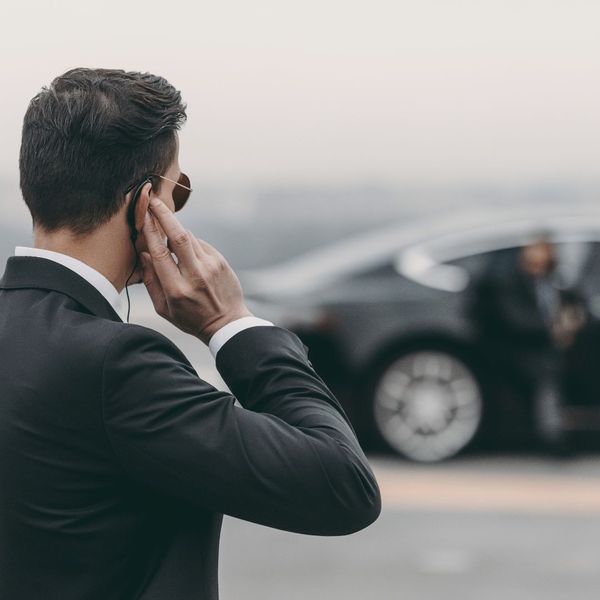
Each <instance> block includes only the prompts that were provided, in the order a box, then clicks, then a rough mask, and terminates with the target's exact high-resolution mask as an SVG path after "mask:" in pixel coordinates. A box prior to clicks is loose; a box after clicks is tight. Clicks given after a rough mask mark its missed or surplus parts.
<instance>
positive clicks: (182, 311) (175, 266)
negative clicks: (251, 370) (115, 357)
mask: <svg viewBox="0 0 600 600" xmlns="http://www.w3.org/2000/svg"><path fill="white" fill-rule="evenodd" d="M150 210H151V212H152V215H153V216H151V215H150V212H148V213H146V217H145V221H144V226H143V229H142V233H143V235H144V236H145V238H146V244H147V246H148V250H149V253H148V252H142V253H141V255H140V257H141V261H142V267H143V281H144V285H145V286H146V289H147V290H148V294H149V295H150V298H151V299H152V303H153V304H154V308H155V309H156V312H157V313H158V314H159V315H160V316H161V317H164V318H165V319H167V320H168V321H170V322H171V323H173V325H175V326H176V327H178V328H179V329H181V330H182V331H185V332H186V333H191V334H192V335H194V336H196V337H198V338H199V339H200V340H202V341H203V342H204V343H205V344H208V342H209V340H210V338H211V337H212V336H213V335H214V334H215V333H216V332H217V331H218V330H219V329H220V328H221V327H223V326H224V325H227V323H230V322H231V321H234V320H235V319H239V318H241V317H248V316H252V313H251V312H250V311H249V310H248V308H247V307H246V305H245V303H244V297H243V293H242V287H241V285H240V281H239V279H238V277H237V275H236V274H235V273H234V271H233V269H232V268H231V267H230V266H229V263H228V262H227V261H226V260H225V258H224V257H223V255H222V254H221V253H220V252H219V251H218V250H217V249H216V248H214V247H213V246H211V245H210V244H209V243H207V242H205V241H203V240H199V239H197V238H196V237H195V236H194V235H193V234H192V233H191V232H190V231H188V230H186V229H184V227H183V226H182V225H181V224H180V223H179V221H178V220H177V218H176V217H175V215H174V214H173V213H172V212H171V211H170V210H169V208H168V207H167V206H166V205H165V204H164V203H163V202H161V201H160V200H158V199H155V198H153V199H152V200H151V201H150ZM156 219H158V223H160V226H161V227H162V229H163V230H164V232H165V234H166V236H167V243H168V247H167V246H165V245H164V242H163V237H162V235H161V233H160V231H159V229H158V227H157V221H156ZM171 253H173V254H175V256H176V257H177V262H175V260H174V259H173V256H172V254H171Z"/></svg>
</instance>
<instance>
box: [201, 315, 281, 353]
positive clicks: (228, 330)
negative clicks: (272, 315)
mask: <svg viewBox="0 0 600 600" xmlns="http://www.w3.org/2000/svg"><path fill="white" fill-rule="evenodd" d="M258 326H263V327H264V326H267V327H273V323H271V321H265V319H259V318H258V317H242V318H241V319H236V320H235V321H231V323H227V325H224V326H223V327H221V329H219V330H218V331H217V332H216V333H215V334H214V335H213V336H212V337H211V338H210V341H209V342H208V349H209V350H210V353H211V354H212V355H213V358H216V357H217V352H218V351H219V350H220V349H221V348H222V347H223V345H224V344H225V342H228V341H229V340H230V339H231V338H232V337H233V336H234V335H235V334H236V333H239V332H240V331H244V329H249V328H250V327H258Z"/></svg>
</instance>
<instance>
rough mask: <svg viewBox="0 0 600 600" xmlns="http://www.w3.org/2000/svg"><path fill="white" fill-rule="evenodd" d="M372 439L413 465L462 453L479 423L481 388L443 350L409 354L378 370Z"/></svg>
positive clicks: (457, 361) (471, 376)
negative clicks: (373, 437) (373, 435)
mask: <svg viewBox="0 0 600 600" xmlns="http://www.w3.org/2000/svg"><path fill="white" fill-rule="evenodd" d="M372 390H373V391H372V404H371V406H372V418H373V425H374V428H375V431H376V434H377V436H378V437H379V438H380V439H381V440H382V441H383V442H384V443H385V444H386V445H387V446H388V447H389V448H391V449H392V450H394V451H395V452H397V453H398V454H400V455H402V456H404V457H405V458H408V459H410V460H413V461H417V462H439V461H443V460H446V459H448V458H451V457H452V456H455V455H456V454H458V453H459V452H461V451H462V450H464V449H465V448H466V447H467V446H468V445H469V444H470V443H471V442H472V441H473V439H474V438H475V436H476V435H477V433H478V432H479V431H480V429H481V426H482V421H483V397H482V392H481V387H480V385H479V384H478V382H477V378H476V377H475V375H474V373H473V371H472V370H471V369H470V368H469V367H468V366H467V365H466V364H465V363H464V362H463V361H462V360H461V359H460V358H458V357H457V356H455V355H454V354H451V353H448V352H446V351H443V350H426V349H420V350H414V351H411V352H407V353H404V354H403V355H401V356H399V357H396V358H395V359H394V360H392V361H389V362H388V363H386V364H385V365H384V366H383V368H382V369H380V370H379V371H378V375H377V376H376V378H375V382H374V386H373V388H372Z"/></svg>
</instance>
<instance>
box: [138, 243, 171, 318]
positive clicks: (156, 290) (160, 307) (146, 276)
mask: <svg viewBox="0 0 600 600" xmlns="http://www.w3.org/2000/svg"><path fill="white" fill-rule="evenodd" d="M140 260H141V261H142V280H143V282H144V285H145V286H146V289H147V290H148V295H149V296H150V300H152V304H153V305H154V310H155V311H156V312H157V313H158V314H159V315H160V316H161V317H165V318H166V315H167V313H168V306H167V300H166V298H165V294H164V291H163V289H162V285H161V284H160V280H159V279H158V276H157V275H156V271H155V270H154V265H153V264H152V258H151V256H150V254H149V253H148V252H142V253H141V254H140Z"/></svg>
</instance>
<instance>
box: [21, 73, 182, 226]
mask: <svg viewBox="0 0 600 600" xmlns="http://www.w3.org/2000/svg"><path fill="white" fill-rule="evenodd" d="M185 119H186V114H185V105H184V104H183V103H182V100H181V95H180V93H179V92H178V91H177V90H176V89H175V88H174V87H173V86H172V85H171V84H169V83H168V82H167V81H166V80H165V79H163V78H162V77H158V76H156V75H151V74H148V73H137V72H125V71H121V70H113V69H84V68H78V69H73V70H71V71H68V72H67V73H65V74H64V75H61V76H60V77H57V78H56V79H55V80H54V81H53V82H52V83H51V84H50V86H48V87H47V88H43V89H42V91H41V92H40V93H39V94H37V95H36V96H35V97H34V98H33V99H32V101H31V103H30V104H29V108H28V109H27V113H26V114H25V119H24V122H23V136H22V143H21V153H20V159H19V167H20V176H21V190H22V193H23V198H24V200H25V202H26V204H27V206H28V207H29V210H30V212H31V216H32V219H33V223H34V226H35V227H36V228H41V229H42V230H44V231H46V232H53V231H57V230H68V231H69V232H70V233H71V234H74V235H77V236H85V235H86V234H89V233H91V232H92V231H94V230H95V229H96V228H98V227H99V226H101V225H103V224H104V223H106V222H107V221H108V220H109V219H110V218H111V217H113V216H114V215H115V214H116V213H117V212H119V211H120V210H121V209H122V208H123V206H124V204H125V202H126V194H125V192H126V190H127V189H130V188H131V186H132V185H134V184H136V183H138V182H141V181H143V180H144V178H145V177H146V176H147V175H148V174H155V175H165V176H167V177H169V178H170V179H175V180H177V178H178V176H179V167H178V156H177V155H178V141H177V130H178V129H179V128H180V127H181V125H182V124H183V122H184V121H185ZM164 183H165V181H164V180H162V179H157V181H156V183H155V187H154V191H159V187H162V185H163V184H164ZM166 185H167V186H170V188H172V187H173V184H166ZM149 187H150V186H148V188H149Z"/></svg>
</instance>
